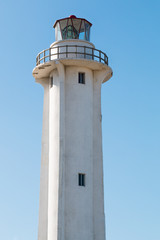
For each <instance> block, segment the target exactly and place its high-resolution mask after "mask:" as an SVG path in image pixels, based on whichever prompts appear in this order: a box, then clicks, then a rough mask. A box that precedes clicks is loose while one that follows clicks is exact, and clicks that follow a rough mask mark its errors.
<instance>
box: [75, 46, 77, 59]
mask: <svg viewBox="0 0 160 240" xmlns="http://www.w3.org/2000/svg"><path fill="white" fill-rule="evenodd" d="M75 47H76V58H77V45H76V46H75Z"/></svg>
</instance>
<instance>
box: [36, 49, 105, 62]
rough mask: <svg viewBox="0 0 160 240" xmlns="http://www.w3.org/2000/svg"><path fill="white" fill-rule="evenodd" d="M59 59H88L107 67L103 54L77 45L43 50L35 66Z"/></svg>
mask: <svg viewBox="0 0 160 240" xmlns="http://www.w3.org/2000/svg"><path fill="white" fill-rule="evenodd" d="M61 58H63V59H64V58H70V59H75V58H76V59H89V60H93V61H98V62H101V63H104V64H107V65H108V57H107V55H106V54H105V53H104V52H102V51H100V50H98V49H95V48H91V47H86V46H78V45H65V46H57V47H53V48H48V49H46V50H43V51H42V52H40V53H39V54H38V55H37V57H36V65H37V66H38V65H39V64H42V63H46V62H50V61H52V60H56V59H61Z"/></svg>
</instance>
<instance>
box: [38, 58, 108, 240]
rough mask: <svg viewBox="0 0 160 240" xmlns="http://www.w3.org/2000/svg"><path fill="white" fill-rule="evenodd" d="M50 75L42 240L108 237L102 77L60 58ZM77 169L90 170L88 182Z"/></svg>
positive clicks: (40, 226) (88, 239) (40, 228)
mask: <svg viewBox="0 0 160 240" xmlns="http://www.w3.org/2000/svg"><path fill="white" fill-rule="evenodd" d="M78 72H84V73H85V84H79V83H78ZM50 76H53V87H52V88H50V79H48V88H47V89H49V90H48V91H46V93H47V94H48V95H46V96H47V98H46V99H49V101H48V106H46V105H44V106H46V109H47V108H48V112H49V113H47V115H46V116H45V114H46V111H44V119H45V118H46V119H49V123H48V126H49V130H48V132H49V134H48V146H49V147H48V156H49V157H48V176H47V175H46V178H48V180H46V179H45V180H44V181H45V184H41V192H42V194H43V193H44V194H47V197H46V196H43V195H42V194H41V200H40V201H41V202H43V205H42V207H43V209H46V208H48V215H46V216H47V223H46V224H44V226H43V224H40V225H39V233H40V234H39V238H38V240H42V239H43V240H82V239H83V240H105V224H104V199H103V198H104V196H103V162H102V134H101V83H102V79H101V78H100V77H99V75H98V74H97V73H96V72H94V71H92V70H90V69H89V68H87V66H86V67H77V66H63V64H61V63H59V62H57V69H55V70H53V71H52V72H51V74H50ZM46 103H47V102H46ZM43 148H44V145H42V152H43ZM46 156H47V155H46ZM42 168H43V167H42ZM78 173H84V174H86V186H85V187H82V186H78ZM41 174H43V173H41ZM43 179H44V178H43ZM47 181H48V187H46V189H48V193H47V192H46V190H45V186H46V184H47ZM43 211H44V210H42V209H41V210H40V212H43ZM45 213H46V211H45ZM42 215H43V214H40V221H39V222H41V223H43V221H42V219H41V218H42ZM43 219H45V218H43ZM43 232H45V233H46V234H45V235H44V234H43Z"/></svg>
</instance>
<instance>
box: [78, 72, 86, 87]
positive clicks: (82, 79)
mask: <svg viewBox="0 0 160 240" xmlns="http://www.w3.org/2000/svg"><path fill="white" fill-rule="evenodd" d="M78 83H82V84H85V73H80V72H79V73H78Z"/></svg>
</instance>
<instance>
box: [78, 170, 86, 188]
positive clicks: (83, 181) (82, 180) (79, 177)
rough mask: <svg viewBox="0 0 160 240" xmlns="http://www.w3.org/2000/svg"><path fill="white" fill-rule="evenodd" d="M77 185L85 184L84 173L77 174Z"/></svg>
mask: <svg viewBox="0 0 160 240" xmlns="http://www.w3.org/2000/svg"><path fill="white" fill-rule="evenodd" d="M78 185H79V186H83V187H84V186H85V174H84V173H79V174H78Z"/></svg>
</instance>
